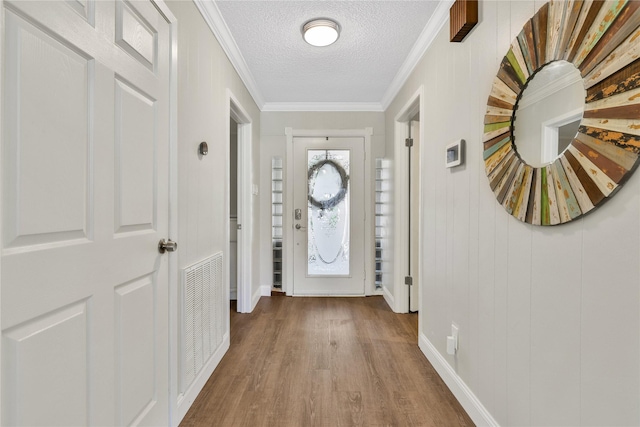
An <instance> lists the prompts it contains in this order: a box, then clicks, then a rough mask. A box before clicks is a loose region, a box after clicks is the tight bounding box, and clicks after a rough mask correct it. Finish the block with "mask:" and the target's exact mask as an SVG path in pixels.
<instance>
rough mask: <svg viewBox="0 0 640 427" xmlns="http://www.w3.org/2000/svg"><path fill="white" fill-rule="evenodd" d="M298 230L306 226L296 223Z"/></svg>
mask: <svg viewBox="0 0 640 427" xmlns="http://www.w3.org/2000/svg"><path fill="white" fill-rule="evenodd" d="M296 230H304V227H303V226H301V225H300V224H296Z"/></svg>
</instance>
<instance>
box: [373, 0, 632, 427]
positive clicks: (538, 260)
mask: <svg viewBox="0 0 640 427" xmlns="http://www.w3.org/2000/svg"><path fill="white" fill-rule="evenodd" d="M542 4H543V2H541V1H513V2H507V1H481V2H479V7H480V22H479V23H478V25H477V26H476V28H475V29H474V30H473V31H472V32H471V33H470V34H469V36H468V38H467V39H466V40H465V41H464V42H463V43H449V41H448V25H447V24H445V26H444V27H443V29H442V30H441V32H440V34H439V36H438V37H437V40H435V41H434V43H433V44H432V45H431V47H430V48H429V50H428V52H427V53H426V55H425V57H424V58H423V59H422V60H421V62H420V64H419V65H418V67H417V68H416V69H415V70H414V72H413V74H412V76H411V77H410V78H409V80H408V81H407V83H406V84H405V85H404V87H403V89H402V91H401V92H400V93H399V95H398V96H397V98H396V99H395V100H394V102H393V104H392V105H391V106H390V107H389V109H388V110H387V111H386V133H387V137H386V139H387V150H386V152H387V154H389V155H391V154H392V153H393V149H392V147H393V134H394V130H393V129H394V123H393V120H394V117H395V116H396V115H397V114H398V112H399V109H400V108H402V106H403V105H404V104H405V103H406V102H407V100H408V99H409V98H410V97H411V95H413V94H414V93H415V92H416V90H417V89H418V88H419V87H420V85H424V87H425V97H426V100H425V101H426V102H425V110H426V111H424V112H423V113H424V115H423V117H424V122H425V125H424V126H425V128H424V129H425V133H424V135H423V137H424V138H423V141H424V142H423V148H424V151H423V152H422V155H423V159H422V160H423V162H424V165H425V167H424V172H425V174H424V177H423V182H422V184H423V200H424V206H423V216H422V220H423V227H424V240H423V259H422V268H423V272H424V276H423V277H424V286H423V288H422V296H421V298H422V311H421V312H420V323H421V325H420V326H421V330H422V332H423V334H424V335H423V336H421V341H422V344H423V349H425V348H427V347H428V345H424V344H429V343H430V344H432V345H433V346H434V348H435V352H434V353H431V354H430V356H429V357H430V358H431V360H432V361H433V363H434V364H435V365H437V366H438V367H439V368H441V372H443V373H444V374H445V376H446V372H447V367H448V369H449V370H450V372H453V371H455V374H454V375H458V376H459V378H457V379H460V380H462V381H463V382H464V385H463V388H464V386H467V387H468V388H469V389H470V390H471V391H472V392H473V394H474V395H475V396H476V397H477V398H478V399H479V402H480V404H481V405H483V406H484V407H485V408H486V409H487V410H488V411H489V413H490V415H491V416H492V417H493V418H494V419H495V421H497V422H498V423H499V424H501V425H563V426H567V425H638V424H640V404H639V402H640V316H639V313H640V267H639V265H640V263H639V262H638V261H640V221H639V220H640V174H635V176H633V177H632V178H631V180H630V181H629V182H628V183H627V184H626V185H625V186H624V188H622V189H621V191H620V192H619V193H618V194H617V195H616V196H615V197H614V198H613V199H612V200H611V201H610V202H608V203H606V204H605V205H604V206H602V207H601V208H599V209H597V210H596V211H595V212H593V213H592V214H590V215H587V216H586V217H583V218H582V219H579V220H577V221H574V222H572V223H570V224H568V225H562V226H556V227H539V226H538V227H536V226H531V225H527V224H524V223H521V222H519V221H517V220H515V219H514V218H513V217H511V216H510V215H508V214H507V213H506V212H505V210H504V209H503V208H502V207H501V206H500V205H498V203H497V202H496V200H495V197H494V195H493V193H492V192H491V190H490V188H489V184H488V181H487V178H486V176H485V172H484V165H483V161H482V143H481V136H482V132H483V125H482V123H483V116H484V111H485V105H486V101H487V98H488V95H489V91H490V88H491V83H492V80H493V78H494V76H495V74H496V73H497V71H498V65H499V62H500V60H501V59H502V57H503V56H504V55H505V54H506V52H507V50H508V48H509V44H510V43H511V41H512V40H513V38H514V37H515V36H516V35H517V34H518V33H519V32H520V30H521V28H522V25H523V24H524V22H525V21H526V20H527V19H528V18H530V17H531V16H533V14H534V13H535V12H536V11H537V9H538V8H539V7H540V6H542ZM457 138H464V139H465V140H466V141H467V152H466V155H467V156H466V163H465V165H464V166H461V167H458V168H454V169H445V167H444V165H443V157H444V155H443V152H444V147H445V145H446V144H448V143H449V142H451V141H453V140H454V139H457ZM452 322H455V323H456V324H457V325H459V327H460V348H459V351H458V354H457V356H456V357H452V356H448V355H447V354H446V347H445V344H446V336H447V335H449V334H450V325H451V323H452ZM442 361H445V362H446V363H445V364H441V362H442ZM442 368H444V369H442ZM448 379H449V380H451V379H454V380H455V379H456V378H453V377H449V378H448ZM467 398H469V396H467ZM471 400H472V398H469V399H468V401H471ZM476 413H478V412H477V411H476ZM487 419H490V417H489V416H487V417H486V418H485V421H486V420H487ZM476 421H477V422H482V420H481V419H479V418H476Z"/></svg>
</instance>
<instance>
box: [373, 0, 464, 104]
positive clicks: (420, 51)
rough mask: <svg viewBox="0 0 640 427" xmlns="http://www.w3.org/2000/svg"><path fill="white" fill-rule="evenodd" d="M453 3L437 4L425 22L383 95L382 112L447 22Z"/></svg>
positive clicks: (452, 0) (446, 1) (452, 1)
mask: <svg viewBox="0 0 640 427" xmlns="http://www.w3.org/2000/svg"><path fill="white" fill-rule="evenodd" d="M453 3H454V0H444V1H441V2H439V3H438V6H437V7H436V10H435V11H434V12H433V15H431V18H429V22H427V25H426V26H425V27H424V30H422V33H420V36H419V37H418V40H416V42H415V43H414V45H413V47H412V48H411V51H410V52H409V55H408V56H407V59H406V60H405V61H404V63H403V64H402V66H401V67H400V69H399V70H398V73H397V74H396V76H395V77H394V78H393V80H392V81H391V84H390V85H389V87H388V88H387V91H386V92H385V93H384V95H383V97H382V101H381V102H380V104H381V105H382V109H383V110H386V109H387V108H389V105H391V102H393V99H394V98H395V97H396V95H398V92H400V89H402V86H403V85H404V84H405V83H406V81H407V79H408V78H409V76H410V75H411V73H412V72H413V70H414V68H416V65H418V62H420V59H422V57H423V56H424V54H425V53H426V52H427V49H428V48H429V46H431V43H433V41H434V40H435V38H436V36H437V35H438V33H439V32H440V30H441V29H442V27H443V25H444V24H445V23H446V22H447V21H448V20H449V9H451V6H452V5H453Z"/></svg>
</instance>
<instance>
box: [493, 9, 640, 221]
mask: <svg viewBox="0 0 640 427" xmlns="http://www.w3.org/2000/svg"><path fill="white" fill-rule="evenodd" d="M638 58H640V2H637V1H624V0H621V1H614V2H589V1H584V2H582V1H552V2H549V3H546V4H545V5H543V6H542V8H540V10H539V11H538V12H537V13H536V14H535V16H534V17H533V18H531V19H530V20H529V21H528V22H527V23H526V24H525V25H524V27H523V29H522V31H521V32H520V34H519V35H518V36H517V37H516V39H515V40H513V42H512V43H511V47H510V49H509V51H508V52H507V55H506V56H505V57H504V58H503V60H502V62H501V64H500V69H499V71H498V74H497V76H496V78H495V80H494V83H493V86H492V89H491V94H490V96H489V100H488V102H487V111H486V115H485V120H484V137H483V143H484V156H483V157H484V161H485V170H486V173H487V177H488V178H489V183H490V186H491V189H492V190H493V192H494V194H495V196H496V198H497V200H498V202H499V203H500V204H502V205H503V206H504V208H505V209H506V210H507V212H509V213H510V214H511V215H513V216H514V217H516V218H518V219H519V220H521V221H523V222H527V223H530V224H534V225H557V224H562V223H566V222H569V221H572V220H574V219H576V218H578V217H580V216H582V215H584V214H586V213H588V212H590V211H592V210H593V209H594V208H595V207H597V206H599V205H600V204H602V203H603V202H605V201H606V200H607V199H608V198H610V197H611V196H613V195H614V194H615V193H616V191H617V190H618V189H619V188H620V186H621V185H622V184H623V183H624V182H625V180H627V179H628V178H629V176H630V175H631V173H632V172H633V171H634V169H635V168H636V166H637V164H638V156H639V153H640V59H638Z"/></svg>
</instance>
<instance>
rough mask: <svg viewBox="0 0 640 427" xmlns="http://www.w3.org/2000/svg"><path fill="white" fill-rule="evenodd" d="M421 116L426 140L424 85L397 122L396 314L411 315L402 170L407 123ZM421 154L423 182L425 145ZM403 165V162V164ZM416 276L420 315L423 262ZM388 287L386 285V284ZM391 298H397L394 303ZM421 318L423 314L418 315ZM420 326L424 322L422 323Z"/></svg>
mask: <svg viewBox="0 0 640 427" xmlns="http://www.w3.org/2000/svg"><path fill="white" fill-rule="evenodd" d="M417 113H419V114H420V116H419V117H420V125H419V129H420V137H421V139H424V137H423V135H424V120H423V117H424V86H420V87H419V88H418V90H417V91H416V92H415V93H414V94H413V95H412V96H411V97H410V98H409V100H408V101H407V102H406V103H405V105H404V106H403V107H402V108H401V109H400V112H399V113H398V114H397V115H396V117H395V119H394V132H395V143H394V150H393V154H394V159H395V162H394V164H395V167H394V174H393V176H394V185H393V199H394V209H395V212H394V250H393V254H394V256H393V259H394V261H393V271H394V273H393V275H392V277H393V282H394V286H393V289H392V291H391V292H389V290H388V289H387V288H386V287H385V288H384V290H385V292H384V295H385V299H387V303H388V304H389V306H390V307H391V308H392V309H393V311H394V312H396V313H408V312H409V290H408V288H407V286H406V285H405V284H404V277H405V270H406V260H407V256H408V255H409V254H408V250H407V245H408V243H409V239H408V228H406V218H407V215H408V212H407V201H408V195H407V192H408V183H409V173H408V169H407V168H404V167H401V166H402V165H404V164H406V163H407V161H408V158H409V156H408V151H407V149H406V146H405V139H406V138H407V137H408V136H409V129H408V126H407V122H408V121H409V120H410V119H411V118H412V117H414V116H415V115H416V114H417ZM419 143H420V144H421V145H422V146H421V147H420V151H419V159H418V164H419V166H418V167H419V171H418V175H419V177H418V179H419V181H420V183H422V180H423V177H424V171H423V154H422V153H423V152H424V151H425V150H424V149H423V147H424V144H423V142H422V141H419ZM401 162H402V163H401ZM422 200H423V197H420V200H418V201H417V202H418V218H419V219H418V246H419V247H420V253H423V252H424V251H423V250H422V242H423V206H422ZM415 269H416V275H415V276H416V277H414V283H418V313H421V312H422V262H418V265H416V266H415ZM383 286H384V284H383ZM389 295H393V300H390V298H389ZM418 316H419V315H418ZM418 327H420V323H418Z"/></svg>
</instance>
